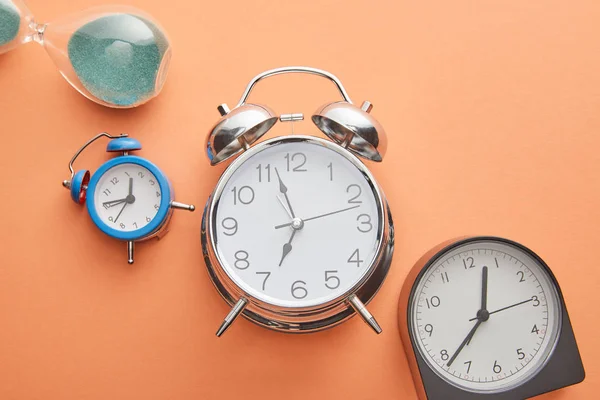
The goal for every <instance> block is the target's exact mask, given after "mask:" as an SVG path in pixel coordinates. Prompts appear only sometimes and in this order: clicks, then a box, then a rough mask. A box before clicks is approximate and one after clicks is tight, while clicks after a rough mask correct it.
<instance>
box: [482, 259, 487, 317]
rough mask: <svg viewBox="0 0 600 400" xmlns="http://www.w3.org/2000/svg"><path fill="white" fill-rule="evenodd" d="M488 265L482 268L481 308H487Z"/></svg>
mask: <svg viewBox="0 0 600 400" xmlns="http://www.w3.org/2000/svg"><path fill="white" fill-rule="evenodd" d="M487 287H488V267H485V266H484V267H483V268H482V269H481V309H482V310H487Z"/></svg>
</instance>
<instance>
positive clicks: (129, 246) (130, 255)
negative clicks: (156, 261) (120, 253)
mask: <svg viewBox="0 0 600 400" xmlns="http://www.w3.org/2000/svg"><path fill="white" fill-rule="evenodd" d="M127 262H128V263H129V264H133V241H131V240H130V241H128V242H127Z"/></svg>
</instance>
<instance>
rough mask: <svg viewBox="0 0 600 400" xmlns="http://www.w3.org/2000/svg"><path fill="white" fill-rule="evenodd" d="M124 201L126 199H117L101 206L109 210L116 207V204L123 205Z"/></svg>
mask: <svg viewBox="0 0 600 400" xmlns="http://www.w3.org/2000/svg"><path fill="white" fill-rule="evenodd" d="M126 201H127V197H125V198H124V199H119V200H111V201H105V202H104V203H102V205H103V206H104V207H106V208H110V207H113V206H116V205H118V204H121V203H125V202H126Z"/></svg>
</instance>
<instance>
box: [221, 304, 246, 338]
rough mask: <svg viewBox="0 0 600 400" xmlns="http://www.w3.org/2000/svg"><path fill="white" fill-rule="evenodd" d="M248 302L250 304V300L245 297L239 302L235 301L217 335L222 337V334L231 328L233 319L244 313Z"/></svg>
mask: <svg viewBox="0 0 600 400" xmlns="http://www.w3.org/2000/svg"><path fill="white" fill-rule="evenodd" d="M246 304H248V300H246V299H245V298H243V297H242V298H241V299H239V300H238V301H237V303H235V305H234V306H233V308H232V309H231V311H229V314H227V316H226V317H225V320H224V321H223V323H222V324H221V326H220V327H219V329H218V330H217V337H221V335H222V334H223V333H225V331H226V330H227V328H229V327H230V326H231V324H233V321H235V319H236V318H237V317H238V316H239V315H240V314H241V313H242V311H244V308H246Z"/></svg>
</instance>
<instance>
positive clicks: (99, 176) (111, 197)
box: [63, 132, 195, 264]
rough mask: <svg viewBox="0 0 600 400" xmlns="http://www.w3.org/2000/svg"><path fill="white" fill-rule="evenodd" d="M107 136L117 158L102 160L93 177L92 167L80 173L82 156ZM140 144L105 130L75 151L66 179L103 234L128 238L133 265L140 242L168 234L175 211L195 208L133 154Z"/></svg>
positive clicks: (154, 168)
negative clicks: (78, 162)
mask: <svg viewBox="0 0 600 400" xmlns="http://www.w3.org/2000/svg"><path fill="white" fill-rule="evenodd" d="M102 137H106V138H108V139H110V142H108V145H107V147H106V151H107V152H109V153H116V154H118V156H117V157H116V158H113V159H111V160H109V161H107V162H105V163H104V164H102V165H101V166H100V168H98V170H97V171H96V172H95V173H94V175H91V174H90V171H89V170H80V171H77V172H75V171H74V169H73V163H74V162H75V160H76V159H77V157H78V156H79V155H80V154H81V152H82V151H83V150H84V149H85V148H86V147H88V146H89V145H90V144H91V143H93V142H94V141H96V140H97V139H100V138H102ZM141 148H142V145H141V143H140V142H139V141H138V140H136V139H133V138H130V137H128V136H127V134H121V135H120V136H112V135H109V134H108V133H104V132H103V133H100V134H98V135H96V136H94V137H93V138H91V139H90V140H88V141H87V142H86V143H85V144H84V145H83V146H82V147H81V148H80V149H79V150H78V151H77V152H76V153H75V155H74V156H73V158H72V159H71V161H70V162H69V171H71V179H70V180H65V181H63V186H64V187H65V188H67V189H68V190H69V191H70V192H71V199H73V201H74V202H75V203H77V204H80V205H83V204H84V203H87V210H88V212H89V214H90V217H91V218H92V221H94V224H96V226H97V227H98V228H99V229H100V230H101V231H102V232H104V233H105V234H107V235H108V236H111V237H113V238H115V239H119V240H122V241H125V242H127V253H128V262H129V264H133V248H134V243H135V242H137V241H142V240H147V239H151V238H154V237H156V238H160V237H162V236H163V235H164V234H165V233H166V232H167V229H166V228H167V226H168V224H169V221H170V219H171V215H172V213H173V209H183V210H188V211H194V210H195V207H194V206H193V205H191V204H184V203H178V202H176V201H174V200H173V198H174V193H173V188H172V186H171V184H170V182H169V180H168V179H167V177H166V175H165V174H164V173H163V172H162V171H161V170H160V169H159V168H158V167H157V166H156V165H154V164H153V163H151V162H150V161H148V160H146V159H145V158H142V157H138V156H132V155H130V154H129V153H130V152H132V151H136V150H141Z"/></svg>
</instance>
